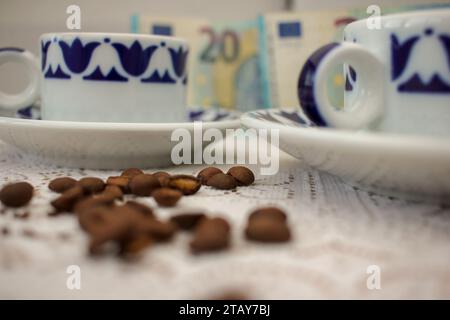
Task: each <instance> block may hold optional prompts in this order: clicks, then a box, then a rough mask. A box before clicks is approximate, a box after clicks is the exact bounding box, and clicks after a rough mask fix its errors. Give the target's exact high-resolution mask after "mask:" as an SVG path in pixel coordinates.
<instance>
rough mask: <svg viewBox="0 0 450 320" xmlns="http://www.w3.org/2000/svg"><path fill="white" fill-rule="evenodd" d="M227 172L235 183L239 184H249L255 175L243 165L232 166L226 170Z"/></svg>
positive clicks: (253, 180)
mask: <svg viewBox="0 0 450 320" xmlns="http://www.w3.org/2000/svg"><path fill="white" fill-rule="evenodd" d="M227 174H228V175H230V176H232V177H233V178H234V179H236V181H237V184H238V185H239V186H249V185H251V184H252V183H253V182H255V175H254V174H253V172H252V171H251V170H250V169H249V168H247V167H243V166H235V167H232V168H230V170H228V172H227Z"/></svg>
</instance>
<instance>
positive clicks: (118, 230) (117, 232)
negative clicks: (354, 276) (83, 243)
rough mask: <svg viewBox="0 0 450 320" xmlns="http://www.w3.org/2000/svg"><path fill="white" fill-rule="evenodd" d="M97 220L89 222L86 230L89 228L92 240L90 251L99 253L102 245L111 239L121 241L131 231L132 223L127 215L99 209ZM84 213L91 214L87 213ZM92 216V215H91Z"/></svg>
mask: <svg viewBox="0 0 450 320" xmlns="http://www.w3.org/2000/svg"><path fill="white" fill-rule="evenodd" d="M95 212H96V215H97V216H96V217H95V220H91V221H89V222H87V227H86V230H89V233H90V236H91V240H90V244H89V252H90V253H91V254H97V253H100V252H101V251H102V246H103V245H104V244H106V243H107V242H110V241H115V242H121V241H123V240H124V239H126V237H127V236H128V235H129V233H130V228H131V226H130V224H129V220H128V219H127V217H126V216H123V215H120V214H117V213H113V212H107V211H106V210H104V211H100V210H98V209H97V211H95ZM91 213H92V212H91ZM84 215H86V216H89V215H88V214H87V213H85V214H84ZM90 216H91V218H92V215H90Z"/></svg>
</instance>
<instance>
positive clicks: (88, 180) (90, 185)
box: [78, 177, 105, 194]
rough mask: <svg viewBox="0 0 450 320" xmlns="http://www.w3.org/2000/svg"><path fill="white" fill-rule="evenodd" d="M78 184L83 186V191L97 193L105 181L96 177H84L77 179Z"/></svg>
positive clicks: (103, 186) (103, 187) (102, 187)
mask: <svg viewBox="0 0 450 320" xmlns="http://www.w3.org/2000/svg"><path fill="white" fill-rule="evenodd" d="M78 184H79V185H80V186H81V187H82V188H83V190H84V193H86V194H93V193H99V192H101V191H103V189H105V183H104V182H103V180H102V179H100V178H96V177H84V178H81V179H80V181H78Z"/></svg>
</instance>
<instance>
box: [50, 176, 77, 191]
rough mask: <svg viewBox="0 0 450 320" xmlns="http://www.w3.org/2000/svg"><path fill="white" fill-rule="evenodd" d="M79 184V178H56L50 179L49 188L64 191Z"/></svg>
mask: <svg viewBox="0 0 450 320" xmlns="http://www.w3.org/2000/svg"><path fill="white" fill-rule="evenodd" d="M76 184H77V180H75V179H73V178H70V177H62V178H56V179H53V180H52V181H50V183H49V184H48V188H49V189H50V190H52V191H53V192H57V193H63V192H64V191H66V190H69V189H70V188H72V187H73V186H75V185H76Z"/></svg>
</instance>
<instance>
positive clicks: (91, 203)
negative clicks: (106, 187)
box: [73, 193, 116, 214]
mask: <svg viewBox="0 0 450 320" xmlns="http://www.w3.org/2000/svg"><path fill="white" fill-rule="evenodd" d="M115 199H116V198H115V197H114V195H113V194H108V193H101V194H98V195H93V196H90V197H87V198H84V199H82V200H80V201H78V202H77V203H76V204H75V205H74V207H73V212H75V213H77V214H78V213H80V212H82V211H84V210H86V209H90V208H93V207H98V206H108V205H112V204H113V203H114V200H115Z"/></svg>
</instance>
